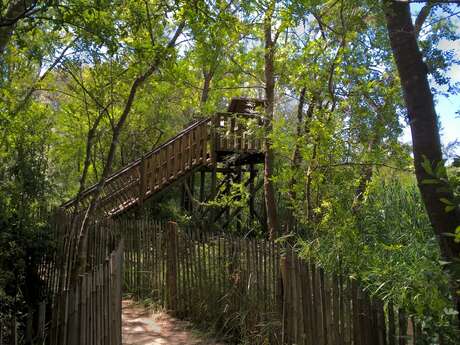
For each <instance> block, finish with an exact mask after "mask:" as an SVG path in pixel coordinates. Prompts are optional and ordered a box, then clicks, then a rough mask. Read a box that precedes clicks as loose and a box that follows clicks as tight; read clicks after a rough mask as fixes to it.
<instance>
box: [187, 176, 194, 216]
mask: <svg viewBox="0 0 460 345" xmlns="http://www.w3.org/2000/svg"><path fill="white" fill-rule="evenodd" d="M188 184H189V188H190V194H191V196H190V197H189V198H188V205H187V207H188V211H190V212H192V211H193V200H192V198H193V197H194V195H195V173H193V172H192V174H191V175H190V178H189V180H188Z"/></svg>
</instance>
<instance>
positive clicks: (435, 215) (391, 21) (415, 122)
mask: <svg viewBox="0 0 460 345" xmlns="http://www.w3.org/2000/svg"><path fill="white" fill-rule="evenodd" d="M383 4H384V6H385V16H386V23H387V28H388V35H389V39H390V43H391V48H392V50H393V56H394V58H395V61H396V65H397V68H398V72H399V76H400V79H401V86H402V89H403V94H404V100H405V103H406V107H407V112H408V116H409V123H410V128H411V133H412V147H413V153H414V165H415V175H416V177H417V182H418V186H419V189H420V192H421V195H422V198H423V202H424V204H425V207H426V210H427V213H428V217H429V219H430V222H431V224H432V226H433V228H434V230H435V232H436V234H437V236H438V240H439V244H440V248H441V255H442V256H443V258H444V259H445V260H446V261H453V260H458V258H459V255H460V243H455V242H454V240H453V237H452V236H453V234H454V233H455V229H456V227H457V226H460V217H459V215H458V214H457V213H456V211H451V212H446V211H445V206H446V205H445V204H444V203H443V202H442V201H441V199H442V198H445V199H448V200H452V199H453V198H452V196H453V193H452V190H451V189H450V187H449V186H448V184H446V183H441V182H440V184H427V183H424V182H425V181H426V180H429V179H433V176H432V175H431V174H430V173H429V172H427V171H426V170H425V168H424V167H423V166H422V163H423V162H424V161H426V162H427V163H428V164H429V165H430V166H431V169H432V170H433V171H434V170H435V169H436V167H441V169H437V170H438V172H439V174H438V177H443V178H447V176H446V173H445V169H443V168H444V162H443V160H442V152H441V142H440V138H439V129H438V117H437V114H436V111H435V108H434V102H433V94H432V93H431V90H430V85H429V83H428V78H427V66H426V64H425V63H424V62H423V58H422V54H421V53H420V50H419V47H418V44H417V39H416V32H415V30H414V25H413V24H412V18H411V13H410V7H409V4H408V3H406V2H399V1H398V2H397V1H393V0H384V1H383ZM439 175H440V176H439ZM440 187H444V190H440V189H439V188H440ZM446 234H448V235H450V236H446Z"/></svg>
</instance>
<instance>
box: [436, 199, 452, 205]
mask: <svg viewBox="0 0 460 345" xmlns="http://www.w3.org/2000/svg"><path fill="white" fill-rule="evenodd" d="M439 201H441V202H442V203H443V204H446V205H449V206H453V205H454V204H453V202H452V201H450V200H449V199H447V198H440V199H439Z"/></svg>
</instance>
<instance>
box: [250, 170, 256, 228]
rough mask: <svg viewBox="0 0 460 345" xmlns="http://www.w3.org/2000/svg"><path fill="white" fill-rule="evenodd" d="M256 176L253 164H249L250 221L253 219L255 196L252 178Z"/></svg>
mask: <svg viewBox="0 0 460 345" xmlns="http://www.w3.org/2000/svg"><path fill="white" fill-rule="evenodd" d="M255 178H256V171H255V169H254V164H250V165H249V221H250V223H252V221H253V220H254V214H255V207H254V198H255V189H254V179H255Z"/></svg>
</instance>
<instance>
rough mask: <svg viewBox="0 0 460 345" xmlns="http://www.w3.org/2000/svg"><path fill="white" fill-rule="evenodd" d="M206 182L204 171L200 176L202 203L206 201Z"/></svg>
mask: <svg viewBox="0 0 460 345" xmlns="http://www.w3.org/2000/svg"><path fill="white" fill-rule="evenodd" d="M205 182H206V171H205V170H204V169H203V170H201V174H200V202H203V201H204V198H205V196H204V188H205Z"/></svg>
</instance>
